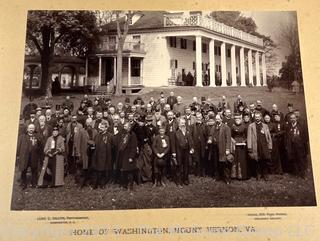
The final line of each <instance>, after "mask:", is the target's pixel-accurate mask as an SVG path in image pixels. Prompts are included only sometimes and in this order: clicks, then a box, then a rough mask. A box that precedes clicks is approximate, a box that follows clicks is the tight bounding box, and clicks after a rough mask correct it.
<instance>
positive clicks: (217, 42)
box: [25, 11, 267, 88]
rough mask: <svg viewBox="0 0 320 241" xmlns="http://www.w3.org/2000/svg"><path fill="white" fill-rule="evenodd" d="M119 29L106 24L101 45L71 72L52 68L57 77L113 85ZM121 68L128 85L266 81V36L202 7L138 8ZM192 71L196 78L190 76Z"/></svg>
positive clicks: (67, 82)
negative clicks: (218, 17)
mask: <svg viewBox="0 0 320 241" xmlns="http://www.w3.org/2000/svg"><path fill="white" fill-rule="evenodd" d="M116 34H117V32H116V24H115V23H114V22H111V23H109V24H106V25H105V26H104V27H103V34H102V36H101V43H100V45H99V46H98V47H97V49H96V50H95V51H93V52H92V53H90V54H89V55H88V56H87V58H86V59H84V60H81V61H78V62H77V65H78V66H76V67H73V68H72V70H69V75H66V74H65V73H63V71H62V72H61V70H63V69H60V70H57V71H56V73H55V72H53V73H54V74H55V75H54V76H55V78H59V81H60V83H61V84H62V81H63V80H62V79H61V76H65V79H64V82H63V85H64V86H66V87H67V86H68V85H70V86H76V85H79V86H81V85H83V86H87V85H90V86H94V87H95V88H99V87H101V86H107V85H110V86H114V85H115V83H116V79H117V76H116V63H117V47H118V44H117V41H116ZM25 65H26V66H27V65H28V61H25ZM26 66H25V67H26ZM69 69H70V67H69ZM122 69H123V70H122V71H123V73H122V83H123V87H124V88H141V87H159V86H170V85H195V86H204V85H205V86H211V87H215V86H247V85H255V86H266V84H267V77H266V60H265V49H264V45H263V39H261V38H258V37H256V36H254V35H251V34H248V33H246V32H243V31H241V30H238V29H235V28H232V27H229V26H227V25H224V24H222V23H219V22H216V21H215V20H213V19H211V18H209V17H207V16H204V15H202V13H201V12H180V13H177V12H176V13H169V12H164V11H146V12H144V11H142V12H139V13H137V14H135V15H134V16H133V17H132V19H131V23H130V26H129V32H128V35H127V37H126V41H125V44H124V48H123V68H122ZM188 76H189V77H190V76H191V77H192V80H193V81H192V82H190V81H189V82H187V80H186V79H189V78H186V77H188ZM61 86H62V85H61Z"/></svg>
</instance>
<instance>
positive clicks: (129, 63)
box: [128, 56, 131, 86]
mask: <svg viewBox="0 0 320 241" xmlns="http://www.w3.org/2000/svg"><path fill="white" fill-rule="evenodd" d="M130 85H131V57H130V56H129V57H128V86H130Z"/></svg>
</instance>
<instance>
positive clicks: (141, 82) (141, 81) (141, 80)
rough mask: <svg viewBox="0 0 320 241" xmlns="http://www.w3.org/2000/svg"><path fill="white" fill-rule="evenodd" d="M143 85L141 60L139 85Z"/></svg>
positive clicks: (141, 63)
mask: <svg viewBox="0 0 320 241" xmlns="http://www.w3.org/2000/svg"><path fill="white" fill-rule="evenodd" d="M142 84H143V59H142V58H141V60H140V85H142Z"/></svg>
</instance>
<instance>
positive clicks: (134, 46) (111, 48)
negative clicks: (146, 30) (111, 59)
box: [96, 41, 145, 54]
mask: <svg viewBox="0 0 320 241" xmlns="http://www.w3.org/2000/svg"><path fill="white" fill-rule="evenodd" d="M117 50H118V43H117V42H110V41H102V42H101V43H100V44H99V45H98V47H97V49H96V53H107V52H116V51H117ZM123 52H134V53H142V54H144V53H145V45H144V44H143V43H139V42H125V43H124V45H123Z"/></svg>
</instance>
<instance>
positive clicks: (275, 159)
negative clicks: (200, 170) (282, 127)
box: [269, 138, 285, 174]
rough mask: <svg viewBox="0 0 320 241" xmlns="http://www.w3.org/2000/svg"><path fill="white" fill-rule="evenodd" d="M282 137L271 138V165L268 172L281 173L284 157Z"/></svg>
mask: <svg viewBox="0 0 320 241" xmlns="http://www.w3.org/2000/svg"><path fill="white" fill-rule="evenodd" d="M284 150H285V149H284V144H283V139H278V138H274V139H272V153H271V165H270V167H269V172H270V174H282V173H283V171H282V164H281V162H282V160H284V159H285V156H284V154H285V151H284Z"/></svg>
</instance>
